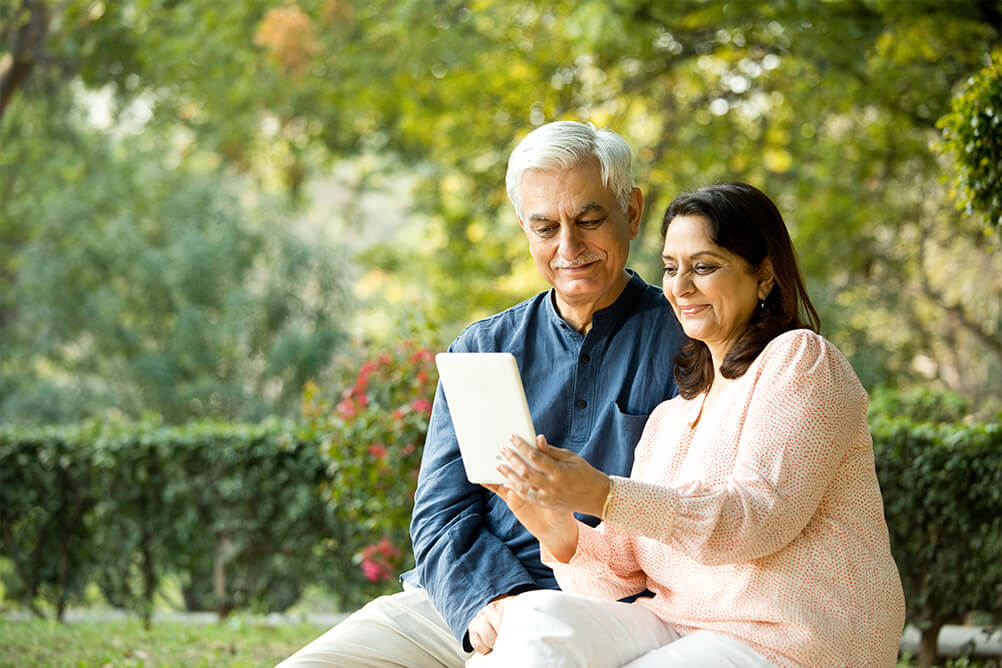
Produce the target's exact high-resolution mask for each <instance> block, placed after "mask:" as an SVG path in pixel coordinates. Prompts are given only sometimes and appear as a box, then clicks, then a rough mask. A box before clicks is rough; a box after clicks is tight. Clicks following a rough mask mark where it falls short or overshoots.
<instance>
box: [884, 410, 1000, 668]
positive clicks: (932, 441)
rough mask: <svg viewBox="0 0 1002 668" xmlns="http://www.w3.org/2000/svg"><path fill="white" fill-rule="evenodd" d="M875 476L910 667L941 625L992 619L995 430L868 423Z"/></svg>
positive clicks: (996, 554) (996, 556)
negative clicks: (912, 646)
mask: <svg viewBox="0 0 1002 668" xmlns="http://www.w3.org/2000/svg"><path fill="white" fill-rule="evenodd" d="M870 429H871V432H872V434H873V441H874V450H875V455H876V461H877V474H878V477H879V478H880V486H881V491H882V492H883V495H884V508H885V514H886V517H887V524H888V527H889V528H890V534H891V549H892V552H893V553H894V559H895V561H896V562H897V565H898V571H899V572H900V574H901V579H902V583H903V585H904V590H905V599H906V602H907V609H908V620H909V622H911V623H912V624H914V625H915V626H917V627H918V628H919V630H920V631H921V633H922V638H921V642H920V649H919V657H918V658H919V665H921V666H929V665H932V664H933V663H935V658H936V639H937V637H938V635H939V630H940V628H942V626H943V625H944V624H948V623H959V622H962V621H964V618H965V617H966V616H967V615H968V614H969V613H972V612H981V613H986V614H987V615H988V616H990V617H991V618H993V619H995V620H996V621H997V620H999V619H1002V426H1000V425H999V424H997V423H995V424H972V425H964V424H936V423H933V422H913V421H911V420H909V419H907V418H894V417H877V418H871V420H870Z"/></svg>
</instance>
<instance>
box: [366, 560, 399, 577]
mask: <svg viewBox="0 0 1002 668" xmlns="http://www.w3.org/2000/svg"><path fill="white" fill-rule="evenodd" d="M362 573H363V574H364V575H365V579H366V580H368V581H369V582H379V581H380V580H389V579H390V578H391V577H392V576H393V573H392V572H391V571H390V568H389V566H387V565H386V564H380V563H377V562H375V561H369V560H368V559H363V560H362Z"/></svg>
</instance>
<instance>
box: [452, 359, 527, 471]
mask: <svg viewBox="0 0 1002 668" xmlns="http://www.w3.org/2000/svg"><path fill="white" fill-rule="evenodd" d="M435 364H436V365H437V366H438V375H439V379H440V380H441V381H442V389H443V391H444V392H445V399H446V401H448V402H449V412H450V413H451V414H452V426H453V427H454V428H455V430H456V438H457V439H458V440H459V451H460V453H461V454H462V456H463V466H464V467H465V468H466V477H467V478H468V479H469V481H470V482H472V483H494V484H503V483H504V478H502V477H501V474H500V473H498V472H497V470H496V467H497V465H498V462H499V461H500V460H501V447H502V446H503V445H504V444H506V443H507V442H508V437H509V436H510V435H511V434H517V435H519V436H521V437H522V438H524V439H525V440H526V442H527V443H529V444H530V445H535V444H536V430H535V429H533V427H532V415H531V414H530V413H529V403H528V402H527V401H526V399H525V390H524V389H523V388H522V378H521V376H519V374H518V365H517V364H516V363H515V356H514V355H512V354H511V353H439V354H437V355H435Z"/></svg>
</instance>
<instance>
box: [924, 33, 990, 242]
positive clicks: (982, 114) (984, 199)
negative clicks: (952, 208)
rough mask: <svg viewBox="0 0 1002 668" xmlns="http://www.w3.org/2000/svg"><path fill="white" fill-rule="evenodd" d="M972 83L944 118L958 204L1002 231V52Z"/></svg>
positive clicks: (944, 133)
mask: <svg viewBox="0 0 1002 668" xmlns="http://www.w3.org/2000/svg"><path fill="white" fill-rule="evenodd" d="M994 60H995V62H994V63H993V64H991V65H989V66H988V67H986V68H984V69H983V70H981V71H980V72H979V73H978V74H977V75H976V76H973V77H971V78H970V79H969V80H968V85H967V87H966V88H965V89H964V91H963V92H962V93H961V94H960V95H958V96H957V97H955V98H954V99H953V104H952V106H951V112H950V113H949V114H947V115H946V116H944V117H943V118H941V119H940V121H939V127H940V128H942V130H943V137H944V143H945V145H946V148H947V150H948V151H949V152H950V153H952V156H953V161H954V164H955V165H956V169H957V177H956V181H957V188H958V190H959V191H960V192H959V199H960V203H961V204H962V205H963V206H964V210H965V213H967V214H968V215H975V214H980V215H981V216H982V217H983V218H984V222H985V225H986V226H987V227H989V228H996V229H997V230H1002V52H997V53H996V54H995V55H994Z"/></svg>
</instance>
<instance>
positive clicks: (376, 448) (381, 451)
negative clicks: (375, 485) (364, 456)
mask: <svg viewBox="0 0 1002 668" xmlns="http://www.w3.org/2000/svg"><path fill="white" fill-rule="evenodd" d="M369 454H370V455H372V456H373V457H375V458H376V459H384V458H385V457H386V446H385V445H382V444H381V443H373V444H372V445H370V446H369ZM383 540H386V539H385V538H384V539H383Z"/></svg>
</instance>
